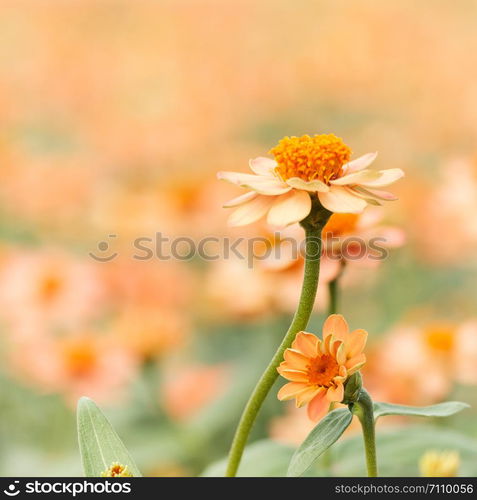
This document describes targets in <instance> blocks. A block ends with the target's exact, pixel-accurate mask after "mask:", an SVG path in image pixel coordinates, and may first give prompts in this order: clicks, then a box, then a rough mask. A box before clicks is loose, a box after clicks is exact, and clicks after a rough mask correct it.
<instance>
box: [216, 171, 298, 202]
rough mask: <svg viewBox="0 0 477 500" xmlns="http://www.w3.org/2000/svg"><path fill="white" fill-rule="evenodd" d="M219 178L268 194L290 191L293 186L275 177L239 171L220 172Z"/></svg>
mask: <svg viewBox="0 0 477 500" xmlns="http://www.w3.org/2000/svg"><path fill="white" fill-rule="evenodd" d="M217 178H218V179H220V180H223V181H226V182H230V183H231V184H235V185H236V186H239V187H244V188H248V189H252V190H253V191H256V192H257V193H259V194H265V195H268V196H272V195H279V194H284V193H288V191H290V190H291V187H290V186H289V185H288V184H285V183H284V182H282V181H280V180H278V179H277V178H275V177H269V176H264V175H253V174H242V173H239V172H219V173H218V174H217Z"/></svg>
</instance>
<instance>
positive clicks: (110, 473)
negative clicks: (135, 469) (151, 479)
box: [101, 462, 133, 477]
mask: <svg viewBox="0 0 477 500" xmlns="http://www.w3.org/2000/svg"><path fill="white" fill-rule="evenodd" d="M101 477H133V475H132V474H131V473H130V472H129V468H128V466H127V465H122V464H120V463H118V462H113V463H112V464H111V467H109V469H107V470H105V471H103V472H102V473H101Z"/></svg>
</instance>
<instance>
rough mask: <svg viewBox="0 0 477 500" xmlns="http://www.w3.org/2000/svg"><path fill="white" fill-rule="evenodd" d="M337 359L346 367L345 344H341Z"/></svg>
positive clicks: (337, 351)
mask: <svg viewBox="0 0 477 500" xmlns="http://www.w3.org/2000/svg"><path fill="white" fill-rule="evenodd" d="M335 344H336V342H335ZM333 345H334V344H333ZM335 359H336V362H337V363H338V364H339V365H344V364H345V363H346V346H345V343H344V342H340V346H339V347H338V349H337V350H336V356H335Z"/></svg>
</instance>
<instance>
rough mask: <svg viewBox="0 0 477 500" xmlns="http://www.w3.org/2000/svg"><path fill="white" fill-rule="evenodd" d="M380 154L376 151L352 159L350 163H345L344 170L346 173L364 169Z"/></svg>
mask: <svg viewBox="0 0 477 500" xmlns="http://www.w3.org/2000/svg"><path fill="white" fill-rule="evenodd" d="M377 156H378V152H377V151H376V152H375V153H366V154H365V155H363V156H360V157H359V158H356V159H355V160H351V161H349V162H348V163H345V164H344V165H343V170H344V172H345V173H346V174H351V173H352V172H358V171H359V170H363V169H365V168H367V167H369V166H370V165H371V163H373V161H374V160H375V159H376V157H377Z"/></svg>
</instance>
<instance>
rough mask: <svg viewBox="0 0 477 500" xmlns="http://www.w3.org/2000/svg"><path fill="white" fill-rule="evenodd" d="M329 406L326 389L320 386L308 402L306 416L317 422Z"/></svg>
mask: <svg viewBox="0 0 477 500" xmlns="http://www.w3.org/2000/svg"><path fill="white" fill-rule="evenodd" d="M329 406H330V403H329V401H328V400H327V399H326V389H324V388H321V389H320V391H319V392H318V394H317V395H316V396H315V397H314V398H313V399H312V400H311V401H310V403H309V404H308V408H307V412H308V418H309V419H310V420H312V421H313V422H317V421H318V420H320V418H321V417H323V416H324V415H325V414H326V412H327V411H328V408H329Z"/></svg>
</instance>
